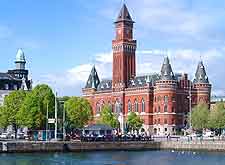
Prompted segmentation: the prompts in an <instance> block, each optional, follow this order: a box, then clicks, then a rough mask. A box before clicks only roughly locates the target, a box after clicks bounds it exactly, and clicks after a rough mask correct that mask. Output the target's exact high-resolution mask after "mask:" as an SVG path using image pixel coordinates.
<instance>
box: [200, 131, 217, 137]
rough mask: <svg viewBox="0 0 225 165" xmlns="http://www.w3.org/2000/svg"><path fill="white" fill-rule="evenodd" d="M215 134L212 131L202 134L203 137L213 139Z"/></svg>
mask: <svg viewBox="0 0 225 165" xmlns="http://www.w3.org/2000/svg"><path fill="white" fill-rule="evenodd" d="M214 136H215V133H214V132H212V131H207V132H204V133H203V137H214Z"/></svg>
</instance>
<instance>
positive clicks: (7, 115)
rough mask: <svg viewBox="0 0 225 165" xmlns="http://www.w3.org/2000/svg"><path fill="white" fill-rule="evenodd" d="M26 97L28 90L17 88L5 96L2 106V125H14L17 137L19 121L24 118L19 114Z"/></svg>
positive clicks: (0, 116) (0, 115)
mask: <svg viewBox="0 0 225 165" xmlns="http://www.w3.org/2000/svg"><path fill="white" fill-rule="evenodd" d="M25 97H26V92H25V91H23V90H17V91H13V92H11V93H10V94H9V95H8V96H6V97H5V100H4V105H3V107H1V111H0V121H1V122H0V125H1V127H7V126H9V125H12V126H13V129H14V131H15V137H16V138H17V129H18V127H19V123H20V121H21V120H22V119H21V118H20V116H19V115H18V114H19V112H20V109H21V107H22V104H23V102H24V99H25Z"/></svg>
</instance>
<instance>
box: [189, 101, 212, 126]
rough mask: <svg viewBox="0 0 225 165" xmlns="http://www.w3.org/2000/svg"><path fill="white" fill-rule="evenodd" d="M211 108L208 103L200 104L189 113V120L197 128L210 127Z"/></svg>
mask: <svg viewBox="0 0 225 165" xmlns="http://www.w3.org/2000/svg"><path fill="white" fill-rule="evenodd" d="M208 117H209V109H208V106H207V105H206V104H198V105H196V106H195V107H194V108H193V109H192V112H191V114H189V121H191V125H192V127H193V128H194V129H196V130H202V129H204V128H207V127H208Z"/></svg>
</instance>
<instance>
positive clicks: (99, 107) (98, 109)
mask: <svg viewBox="0 0 225 165" xmlns="http://www.w3.org/2000/svg"><path fill="white" fill-rule="evenodd" d="M100 111H101V106H100V104H99V103H97V104H96V115H97V114H100Z"/></svg>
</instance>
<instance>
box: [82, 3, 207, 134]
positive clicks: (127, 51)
mask: <svg viewBox="0 0 225 165" xmlns="http://www.w3.org/2000/svg"><path fill="white" fill-rule="evenodd" d="M133 24H134V22H133V20H132V19H131V16H130V14H129V12H128V10H127V7H126V5H123V7H122V9H121V11H120V13H119V16H118V18H117V20H116V22H115V27H116V37H115V40H113V42H112V48H113V73H112V80H102V81H99V78H98V74H97V71H96V69H95V67H93V69H92V71H91V74H90V76H89V79H88V81H87V84H86V86H85V88H83V96H84V97H85V98H87V99H88V100H89V101H90V103H91V105H92V108H93V114H94V116H95V117H96V118H97V117H98V116H99V113H100V111H101V108H102V106H103V105H104V104H109V105H110V106H112V111H113V112H114V113H116V114H117V115H118V118H119V121H120V123H121V125H120V129H121V130H122V131H124V129H125V128H126V118H127V115H128V114H129V112H131V111H133V112H136V113H137V114H138V115H140V117H141V118H142V119H143V120H144V125H143V128H144V129H145V130H146V132H148V133H150V134H168V133H170V134H174V133H175V132H176V131H177V130H180V129H181V128H184V127H186V126H187V114H188V112H189V111H190V106H192V107H193V106H194V105H196V104H198V103H200V102H203V103H206V104H208V105H210V92H211V85H210V84H209V82H208V77H207V76H206V73H205V68H204V66H203V63H202V61H200V62H199V65H198V68H197V71H196V74H195V79H194V81H193V82H192V81H190V80H189V79H188V75H187V74H173V71H172V67H171V65H170V63H169V59H168V57H165V59H164V62H163V65H162V70H161V73H160V74H150V75H146V76H136V61H135V60H136V57H135V51H136V40H134V39H133ZM189 98H191V99H189ZM190 101H191V102H190Z"/></svg>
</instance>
